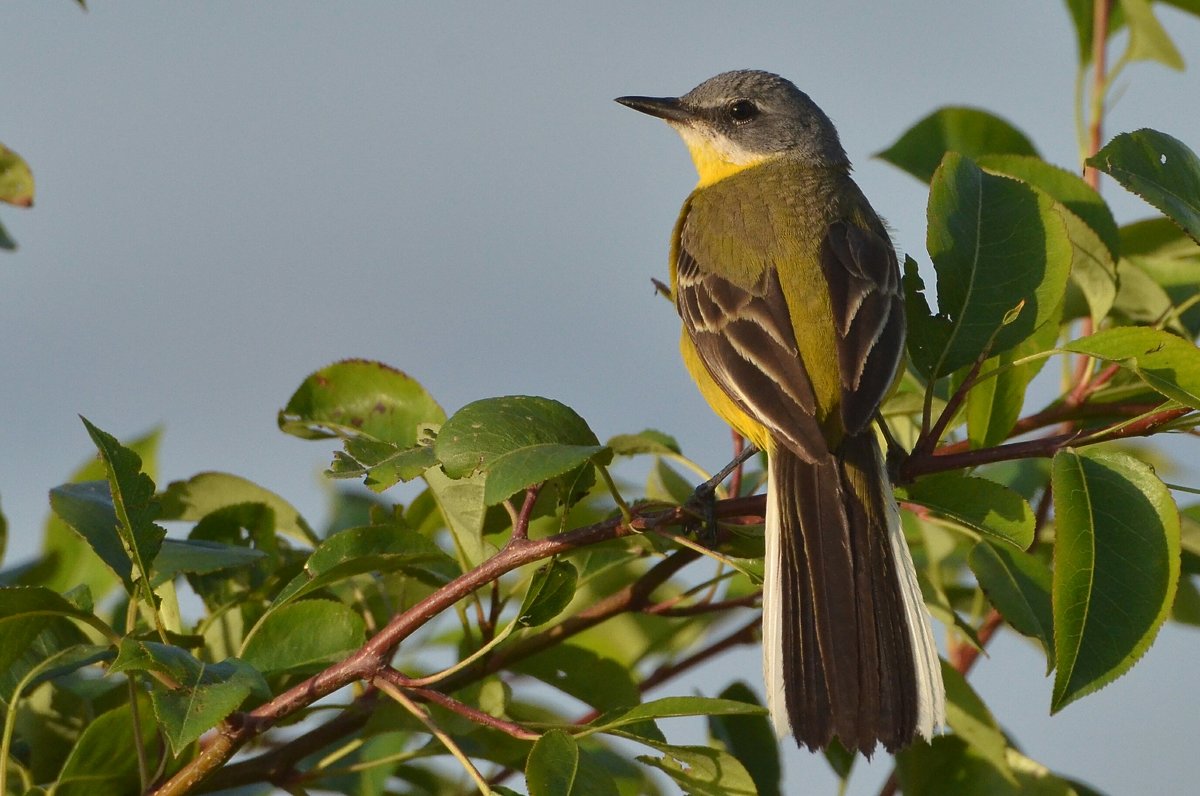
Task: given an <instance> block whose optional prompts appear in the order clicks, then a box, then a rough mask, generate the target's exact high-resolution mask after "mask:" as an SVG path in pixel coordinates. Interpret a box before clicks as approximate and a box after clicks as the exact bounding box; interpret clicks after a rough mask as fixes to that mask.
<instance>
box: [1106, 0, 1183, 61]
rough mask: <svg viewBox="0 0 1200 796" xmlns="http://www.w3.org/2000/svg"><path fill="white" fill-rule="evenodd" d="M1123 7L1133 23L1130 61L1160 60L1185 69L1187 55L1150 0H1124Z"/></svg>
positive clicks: (1127, 55)
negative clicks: (1162, 21) (1179, 48)
mask: <svg viewBox="0 0 1200 796" xmlns="http://www.w3.org/2000/svg"><path fill="white" fill-rule="evenodd" d="M1121 9H1122V10H1123V11H1124V12H1125V20H1126V22H1127V23H1128V25H1129V48H1128V50H1127V51H1126V53H1125V58H1127V59H1128V60H1130V61H1158V62H1159V63H1161V64H1165V65H1166V66H1169V67H1171V68H1172V69H1180V70H1182V69H1183V56H1182V55H1180V54H1179V50H1178V49H1176V48H1175V44H1174V43H1173V42H1172V41H1171V37H1170V36H1168V35H1167V32H1166V30H1164V29H1163V26H1162V24H1161V23H1160V22H1159V21H1158V19H1157V18H1156V17H1155V16H1154V11H1152V10H1151V8H1150V0H1121Z"/></svg>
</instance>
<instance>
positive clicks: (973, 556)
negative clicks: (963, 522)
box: [967, 542, 1054, 674]
mask: <svg viewBox="0 0 1200 796" xmlns="http://www.w3.org/2000/svg"><path fill="white" fill-rule="evenodd" d="M967 563H968V564H969V565H970V567H971V571H972V572H974V573H975V578H976V580H978V581H979V587H980V588H981V589H983V592H984V594H986V595H987V597H988V600H989V601H991V603H992V605H994V606H995V607H996V610H997V611H999V612H1000V615H1001V616H1003V617H1004V621H1006V622H1008V624H1010V625H1012V628H1013V629H1014V630H1016V631H1017V632H1018V633H1020V634H1022V635H1024V636H1029V637H1030V638H1033V639H1036V640H1037V641H1038V643H1039V644H1041V645H1042V649H1043V650H1044V651H1045V653H1046V674H1049V673H1050V671H1051V670H1052V669H1053V668H1054V609H1053V606H1052V605H1051V601H1050V583H1051V576H1050V568H1049V567H1047V566H1046V565H1045V564H1043V563H1042V562H1041V561H1040V560H1038V559H1037V558H1036V557H1034V556H1032V555H1029V554H1027V553H1022V552H1019V551H1017V550H1014V549H1012V547H1010V546H1008V545H993V544H989V543H988V542H980V543H979V544H977V545H975V546H974V547H973V548H971V552H970V554H969V555H968V556H967Z"/></svg>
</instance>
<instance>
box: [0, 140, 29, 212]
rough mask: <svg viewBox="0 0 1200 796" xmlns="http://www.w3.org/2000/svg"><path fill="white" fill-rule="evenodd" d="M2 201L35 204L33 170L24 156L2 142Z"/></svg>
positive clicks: (0, 184)
mask: <svg viewBox="0 0 1200 796" xmlns="http://www.w3.org/2000/svg"><path fill="white" fill-rule="evenodd" d="M0 202H7V203H8V204H10V205H17V206H18V207H29V206H30V205H32V204H33V172H32V171H31V170H30V168H29V164H28V163H26V162H25V160H24V158H22V157H21V156H20V155H18V154H17V153H16V152H13V151H12V150H11V149H9V148H8V147H6V146H4V145H3V144H0Z"/></svg>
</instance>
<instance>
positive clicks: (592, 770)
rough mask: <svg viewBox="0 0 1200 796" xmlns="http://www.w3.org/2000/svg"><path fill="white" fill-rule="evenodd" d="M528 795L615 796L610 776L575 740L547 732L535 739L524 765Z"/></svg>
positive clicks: (555, 731) (560, 731) (559, 731)
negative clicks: (535, 741)
mask: <svg viewBox="0 0 1200 796" xmlns="http://www.w3.org/2000/svg"><path fill="white" fill-rule="evenodd" d="M525 782H526V784H527V785H528V787H529V796H617V793H618V791H617V785H616V783H615V782H614V781H613V778H612V776H611V775H610V774H609V773H608V772H607V771H606V770H605V769H604V768H603V767H602V766H600V765H599V764H598V763H597V762H596V761H595V760H593V759H592V757H591V755H589V754H588V752H587V751H586V750H584V749H581V748H580V747H579V744H578V743H576V741H575V739H574V738H572V737H571V736H570V735H568V734H567V733H565V732H563V731H562V730H550V731H549V732H547V733H545V734H544V735H542V737H541V738H539V739H538V741H537V743H535V744H534V745H533V749H531V750H530V752H529V758H528V760H527V761H526V764H525Z"/></svg>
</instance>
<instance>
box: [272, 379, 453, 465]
mask: <svg viewBox="0 0 1200 796" xmlns="http://www.w3.org/2000/svg"><path fill="white" fill-rule="evenodd" d="M445 418H446V413H445V412H444V411H442V408H441V407H440V406H438V404H437V402H436V401H434V400H433V398H432V397H431V396H430V395H429V393H427V392H426V391H425V388H424V387H422V386H421V385H420V384H419V383H418V382H417V381H416V380H415V379H413V378H412V377H411V376H408V375H407V374H405V373H402V372H401V371H399V370H396V369H395V368H391V367H388V366H387V365H384V364H383V363H381V362H371V361H369V360H365V359H346V360H343V361H341V362H335V363H334V364H332V365H329V366H328V367H324V368H322V369H321V370H318V371H317V372H316V373H313V374H312V375H311V376H309V377H308V378H307V379H305V380H304V383H303V384H301V385H300V387H299V388H298V389H297V390H296V392H295V393H294V394H293V395H292V397H291V399H289V400H288V403H287V406H285V407H284V408H283V409H282V410H280V412H279V428H280V429H282V430H283V431H285V432H287V433H288V434H294V435H295V436H297V437H301V438H302V439H322V438H326V437H358V436H362V435H365V436H367V437H369V438H371V439H375V440H380V441H382V442H390V443H393V444H394V445H397V446H399V447H402V448H408V447H412V446H414V445H416V444H417V433H418V430H419V428H420V427H421V426H422V425H425V424H430V423H440V422H442V421H443V420H445Z"/></svg>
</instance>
